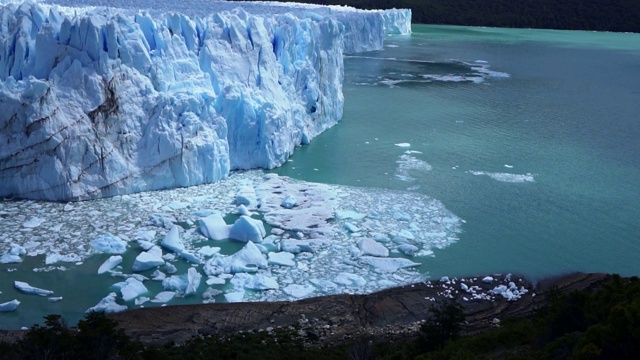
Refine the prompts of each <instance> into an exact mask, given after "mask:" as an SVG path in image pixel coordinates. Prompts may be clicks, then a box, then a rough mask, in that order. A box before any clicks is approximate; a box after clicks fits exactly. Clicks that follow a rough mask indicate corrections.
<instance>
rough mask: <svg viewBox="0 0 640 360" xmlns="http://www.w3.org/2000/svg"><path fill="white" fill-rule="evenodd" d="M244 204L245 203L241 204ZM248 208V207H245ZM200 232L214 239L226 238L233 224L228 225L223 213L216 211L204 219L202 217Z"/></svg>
mask: <svg viewBox="0 0 640 360" xmlns="http://www.w3.org/2000/svg"><path fill="white" fill-rule="evenodd" d="M240 206H243V207H244V205H240ZM244 209H246V207H244ZM199 230H200V233H201V234H202V235H204V236H205V237H207V238H209V239H213V240H224V239H228V238H229V231H230V230H231V225H227V223H225V222H224V219H223V218H222V214H220V213H219V212H215V213H213V214H211V215H209V216H207V217H205V218H203V219H200V227H199Z"/></svg>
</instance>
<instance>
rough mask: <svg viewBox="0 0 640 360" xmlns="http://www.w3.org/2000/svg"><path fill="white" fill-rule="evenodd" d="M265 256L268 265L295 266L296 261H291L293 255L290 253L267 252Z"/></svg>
mask: <svg viewBox="0 0 640 360" xmlns="http://www.w3.org/2000/svg"><path fill="white" fill-rule="evenodd" d="M267 256H268V257H269V261H268V262H269V265H280V266H296V262H295V261H293V258H294V257H295V255H293V254H292V253H289V252H286V251H281V252H269V253H268V254H267Z"/></svg>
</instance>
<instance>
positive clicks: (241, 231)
mask: <svg viewBox="0 0 640 360" xmlns="http://www.w3.org/2000/svg"><path fill="white" fill-rule="evenodd" d="M266 235H267V232H266V231H265V229H264V224H263V223H262V221H261V220H257V219H252V218H250V217H249V216H246V215H242V216H240V218H239V219H238V220H236V222H235V223H233V226H232V227H231V230H230V231H229V238H230V239H234V240H238V241H244V242H247V241H252V242H255V243H259V242H262V239H263V238H264V237H265V236H266Z"/></svg>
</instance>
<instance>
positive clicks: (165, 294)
mask: <svg viewBox="0 0 640 360" xmlns="http://www.w3.org/2000/svg"><path fill="white" fill-rule="evenodd" d="M175 296H176V292H175V291H161V292H159V293H157V294H156V296H155V297H154V298H153V299H151V300H150V301H151V302H152V303H155V304H165V303H168V302H169V301H171V299H173V298H174V297H175Z"/></svg>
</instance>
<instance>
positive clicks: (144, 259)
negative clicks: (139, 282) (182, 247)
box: [131, 246, 164, 272]
mask: <svg viewBox="0 0 640 360" xmlns="http://www.w3.org/2000/svg"><path fill="white" fill-rule="evenodd" d="M161 265H164V259H162V249H161V248H160V247H159V246H153V247H152V248H151V249H149V250H148V251H143V252H141V253H140V254H139V255H138V256H137V257H136V260H135V261H134V262H133V266H132V267H131V271H136V272H138V271H145V270H149V269H153V268H154V267H157V266H161Z"/></svg>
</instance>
